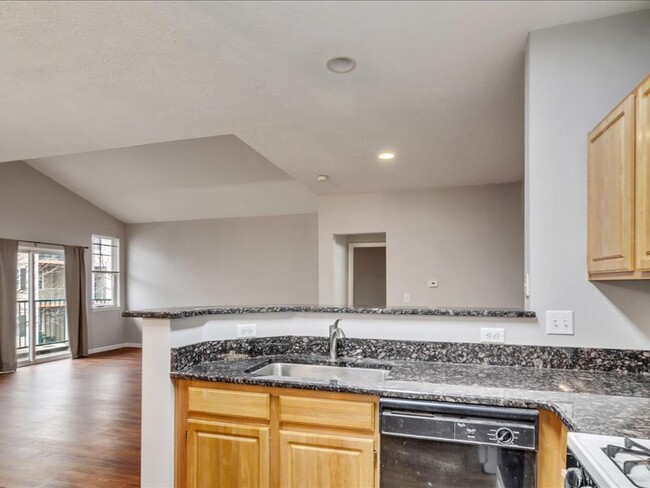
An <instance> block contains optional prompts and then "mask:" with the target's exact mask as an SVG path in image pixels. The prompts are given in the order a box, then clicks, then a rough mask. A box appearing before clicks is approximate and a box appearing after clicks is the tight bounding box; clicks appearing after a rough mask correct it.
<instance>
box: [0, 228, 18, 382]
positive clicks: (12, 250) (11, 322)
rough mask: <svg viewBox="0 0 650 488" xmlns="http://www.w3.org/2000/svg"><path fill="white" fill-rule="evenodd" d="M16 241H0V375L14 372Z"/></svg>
mask: <svg viewBox="0 0 650 488" xmlns="http://www.w3.org/2000/svg"><path fill="white" fill-rule="evenodd" d="M17 267H18V241H12V240H10V239H0V373H9V372H11V371H16V299H17V289H16V280H17V276H16V275H17Z"/></svg>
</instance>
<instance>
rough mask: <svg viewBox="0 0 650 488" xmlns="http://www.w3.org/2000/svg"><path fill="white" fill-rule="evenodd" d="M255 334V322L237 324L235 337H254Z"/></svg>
mask: <svg viewBox="0 0 650 488" xmlns="http://www.w3.org/2000/svg"><path fill="white" fill-rule="evenodd" d="M256 335H257V324H238V325H237V337H255V336H256Z"/></svg>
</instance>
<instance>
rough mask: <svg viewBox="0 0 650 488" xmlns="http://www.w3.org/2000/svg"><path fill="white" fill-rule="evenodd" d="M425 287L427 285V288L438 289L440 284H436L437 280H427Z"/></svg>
mask: <svg viewBox="0 0 650 488" xmlns="http://www.w3.org/2000/svg"><path fill="white" fill-rule="evenodd" d="M427 285H429V288H438V286H440V283H438V280H429V281H427Z"/></svg>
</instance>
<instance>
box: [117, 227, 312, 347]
mask: <svg viewBox="0 0 650 488" xmlns="http://www.w3.org/2000/svg"><path fill="white" fill-rule="evenodd" d="M317 220H318V218H317V216H316V214H304V215H287V216H277V217H252V218H235V219H212V220H195V221H184V222H165V223H150V224H131V225H128V226H127V230H128V239H129V256H128V273H129V276H128V282H129V289H128V305H129V308H131V309H139V308H150V307H170V306H183V305H251V304H283V303H299V304H303V303H307V304H312V303H316V302H317V301H318V254H317V253H318V242H317V239H318V228H317ZM127 339H128V340H129V341H137V340H139V331H138V330H137V329H136V328H135V324H131V326H130V327H129V333H128V335H127Z"/></svg>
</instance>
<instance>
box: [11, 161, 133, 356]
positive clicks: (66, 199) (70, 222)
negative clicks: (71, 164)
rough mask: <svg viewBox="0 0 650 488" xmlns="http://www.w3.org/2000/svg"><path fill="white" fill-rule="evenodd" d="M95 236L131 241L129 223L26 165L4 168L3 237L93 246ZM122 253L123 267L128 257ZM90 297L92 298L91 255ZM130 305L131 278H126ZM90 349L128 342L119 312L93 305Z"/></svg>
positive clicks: (123, 286)
mask: <svg viewBox="0 0 650 488" xmlns="http://www.w3.org/2000/svg"><path fill="white" fill-rule="evenodd" d="M92 234H104V235H110V236H116V237H119V238H120V239H121V243H122V244H123V249H124V246H125V244H126V242H125V228H124V224H122V222H120V221H119V220H117V219H115V218H113V217H111V216H110V215H108V214H107V213H106V212H104V211H102V210H100V209H98V208H97V207H95V206H94V205H92V204H90V203H89V202H88V201H86V200H84V199H83V198H81V197H80V196H78V195H77V194H75V193H72V192H71V191H69V190H68V189H66V188H64V187H63V186H61V185H59V184H58V183H56V182H55V181H53V180H51V179H50V178H48V177H47V176H45V175H43V174H42V173H39V172H38V171H36V170H35V169H34V168H32V167H31V166H29V165H27V164H25V163H23V162H22V161H18V162H12V163H1V164H0V237H4V238H8V239H18V240H21V239H24V240H29V241H34V240H36V241H45V242H54V243H57V244H58V243H60V244H70V245H79V246H90V241H91V235H92ZM124 255H125V253H124V252H122V260H121V261H122V262H121V267H122V269H124V264H125V262H126V259H125V258H124ZM87 256H88V268H89V269H88V280H87V282H88V298H89V300H90V254H88V255H87ZM120 289H121V290H122V298H121V304H122V305H123V304H124V290H125V274H124V273H123V274H122V276H121V282H120ZM88 310H89V312H88V320H89V323H88V328H89V331H88V335H89V348H90V349H93V348H100V347H105V346H111V345H115V344H122V343H123V342H124V332H125V320H124V319H122V317H121V316H120V314H121V311H119V310H117V311H116V310H111V311H108V310H105V311H92V310H91V308H90V302H89V304H88Z"/></svg>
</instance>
